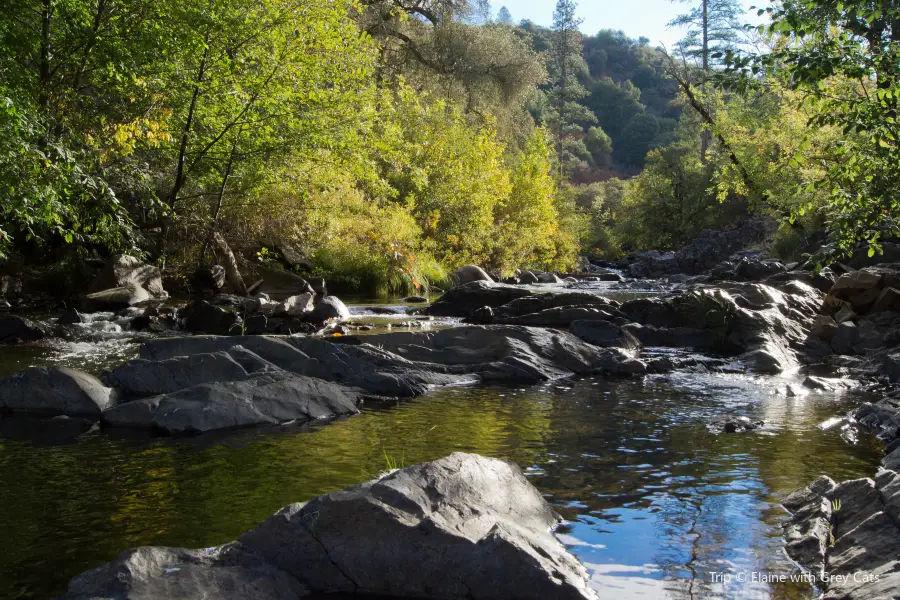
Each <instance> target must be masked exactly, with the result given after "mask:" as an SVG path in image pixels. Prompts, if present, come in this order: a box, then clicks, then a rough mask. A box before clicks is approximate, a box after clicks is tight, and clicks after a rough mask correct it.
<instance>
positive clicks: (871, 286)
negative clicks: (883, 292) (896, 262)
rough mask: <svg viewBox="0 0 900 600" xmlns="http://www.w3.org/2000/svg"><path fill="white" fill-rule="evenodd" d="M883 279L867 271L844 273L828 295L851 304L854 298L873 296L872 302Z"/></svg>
mask: <svg viewBox="0 0 900 600" xmlns="http://www.w3.org/2000/svg"><path fill="white" fill-rule="evenodd" d="M883 279H884V277H883V276H882V275H881V274H880V273H873V272H870V271H868V270H862V271H853V272H852V273H845V274H843V275H841V276H840V277H838V280H837V281H835V282H834V285H833V286H832V287H831V290H830V291H829V292H828V294H829V295H830V296H833V297H835V298H837V299H839V300H847V301H851V302H852V301H853V299H854V298H859V297H863V296H869V295H872V294H874V298H873V301H874V299H876V298H877V297H878V294H879V293H880V292H878V291H877V290H879V289H881V282H882V280H883ZM853 304H854V305H855V304H856V302H853Z"/></svg>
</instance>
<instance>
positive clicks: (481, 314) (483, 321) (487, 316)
mask: <svg viewBox="0 0 900 600" xmlns="http://www.w3.org/2000/svg"><path fill="white" fill-rule="evenodd" d="M493 322H494V309H492V308H491V307H490V306H482V307H481V308H479V309H478V310H476V311H475V312H473V313H472V315H471V316H470V317H469V318H468V319H466V323H471V324H472V325H490V324H491V323H493Z"/></svg>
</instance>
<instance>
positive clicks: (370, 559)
mask: <svg viewBox="0 0 900 600" xmlns="http://www.w3.org/2000/svg"><path fill="white" fill-rule="evenodd" d="M560 522H561V518H560V517H559V515H557V514H556V513H555V512H554V511H553V510H552V509H551V508H550V506H549V505H548V504H547V502H546V500H545V499H544V498H543V496H542V495H541V494H540V492H538V490H536V489H535V488H534V487H533V486H532V485H531V484H530V483H529V482H528V481H527V479H526V478H525V476H524V475H523V474H522V472H521V470H520V469H519V467H517V466H516V465H514V464H513V463H510V462H507V461H502V460H498V459H490V458H483V457H480V456H476V455H471V454H453V455H451V456H449V457H447V458H444V459H441V460H437V461H434V462H432V463H425V464H422V465H417V466H414V467H409V468H406V469H403V470H401V471H394V472H392V473H389V474H386V475H383V476H380V477H378V478H376V479H374V480H372V481H370V482H368V483H364V484H361V485H357V486H353V487H351V488H348V489H346V490H343V491H339V492H335V493H332V494H328V495H325V496H320V497H318V498H315V499H313V500H311V501H309V502H306V503H303V504H292V505H290V506H287V507H285V508H283V509H282V510H280V511H279V512H277V513H276V514H275V515H274V516H272V517H270V518H269V519H267V520H266V521H265V522H263V523H262V524H261V525H260V526H259V527H257V528H256V529H254V530H252V531H250V532H248V533H246V534H244V535H243V536H241V538H240V539H239V541H238V542H237V543H232V544H226V545H225V546H222V547H219V548H210V549H207V550H202V551H197V550H182V549H175V548H140V549H137V550H131V551H128V552H126V553H124V554H122V555H121V556H120V557H119V558H118V559H117V560H116V561H114V562H112V563H110V564H108V565H105V566H103V567H100V568H99V569H95V570H93V571H89V572H87V573H84V574H82V575H80V576H78V577H76V578H75V579H73V580H72V582H71V584H70V586H69V592H68V593H67V594H66V595H64V596H63V597H62V600H87V599H88V598H90V599H94V598H103V599H110V600H112V599H116V600H119V599H126V600H138V599H141V600H149V599H155V598H248V599H249V600H269V599H273V600H275V599H277V600H290V599H293V598H300V597H303V596H304V595H306V594H307V593H310V592H311V593H314V594H317V595H322V594H346V595H351V594H352V595H360V596H378V597H404V598H431V599H435V600H469V599H471V598H472V597H473V591H475V590H477V595H475V597H479V598H482V597H483V598H491V599H494V600H513V599H515V600H547V599H552V600H583V599H586V598H595V597H596V596H595V594H594V593H593V592H592V591H591V590H590V588H589V585H588V578H587V572H586V571H585V569H584V567H582V566H581V564H580V563H579V562H578V561H577V559H575V558H574V557H573V556H572V555H570V554H569V553H568V552H567V551H566V549H565V547H564V546H563V545H562V544H561V543H560V542H559V541H558V540H556V539H555V538H554V536H553V534H552V533H551V531H552V528H553V527H555V526H556V525H557V524H559V523H560Z"/></svg>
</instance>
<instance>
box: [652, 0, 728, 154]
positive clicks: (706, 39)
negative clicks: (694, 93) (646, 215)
mask: <svg viewBox="0 0 900 600" xmlns="http://www.w3.org/2000/svg"><path fill="white" fill-rule="evenodd" d="M680 1H681V2H695V1H696V0H680ZM699 1H700V5H699V6H694V8H693V9H691V11H690V12H687V13H685V14H682V15H679V16H677V17H675V19H673V20H672V21H671V22H670V23H669V26H670V27H678V26H680V27H685V26H686V27H688V30H687V35H685V37H684V38H683V39H682V40H681V41H680V42H679V43H678V50H679V52H680V53H681V54H682V56H684V57H685V58H686V59H688V58H690V59H694V60H697V59H699V61H700V67H701V69H702V70H703V74H704V77H709V69H710V64H711V59H712V58H713V56H717V57H718V56H724V55H725V54H727V53H729V52H732V51H733V50H734V49H735V47H736V45H737V41H738V31H739V30H740V28H741V24H740V22H739V18H740V16H741V15H743V14H744V9H743V7H742V6H741V2H740V0H699ZM700 136H701V140H700V160H701V162H705V161H706V154H707V151H708V149H709V143H710V135H709V132H708V131H706V130H704V131H703V132H701V134H700Z"/></svg>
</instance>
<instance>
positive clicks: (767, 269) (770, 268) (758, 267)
mask: <svg viewBox="0 0 900 600" xmlns="http://www.w3.org/2000/svg"><path fill="white" fill-rule="evenodd" d="M784 272H785V268H784V265H783V264H781V263H780V262H777V261H762V260H759V259H757V258H745V259H743V260H741V262H739V263H738V265H737V267H736V268H735V271H734V275H735V278H736V279H737V280H738V281H763V280H765V279H768V278H769V277H772V276H773V275H777V274H778V273H784Z"/></svg>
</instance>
